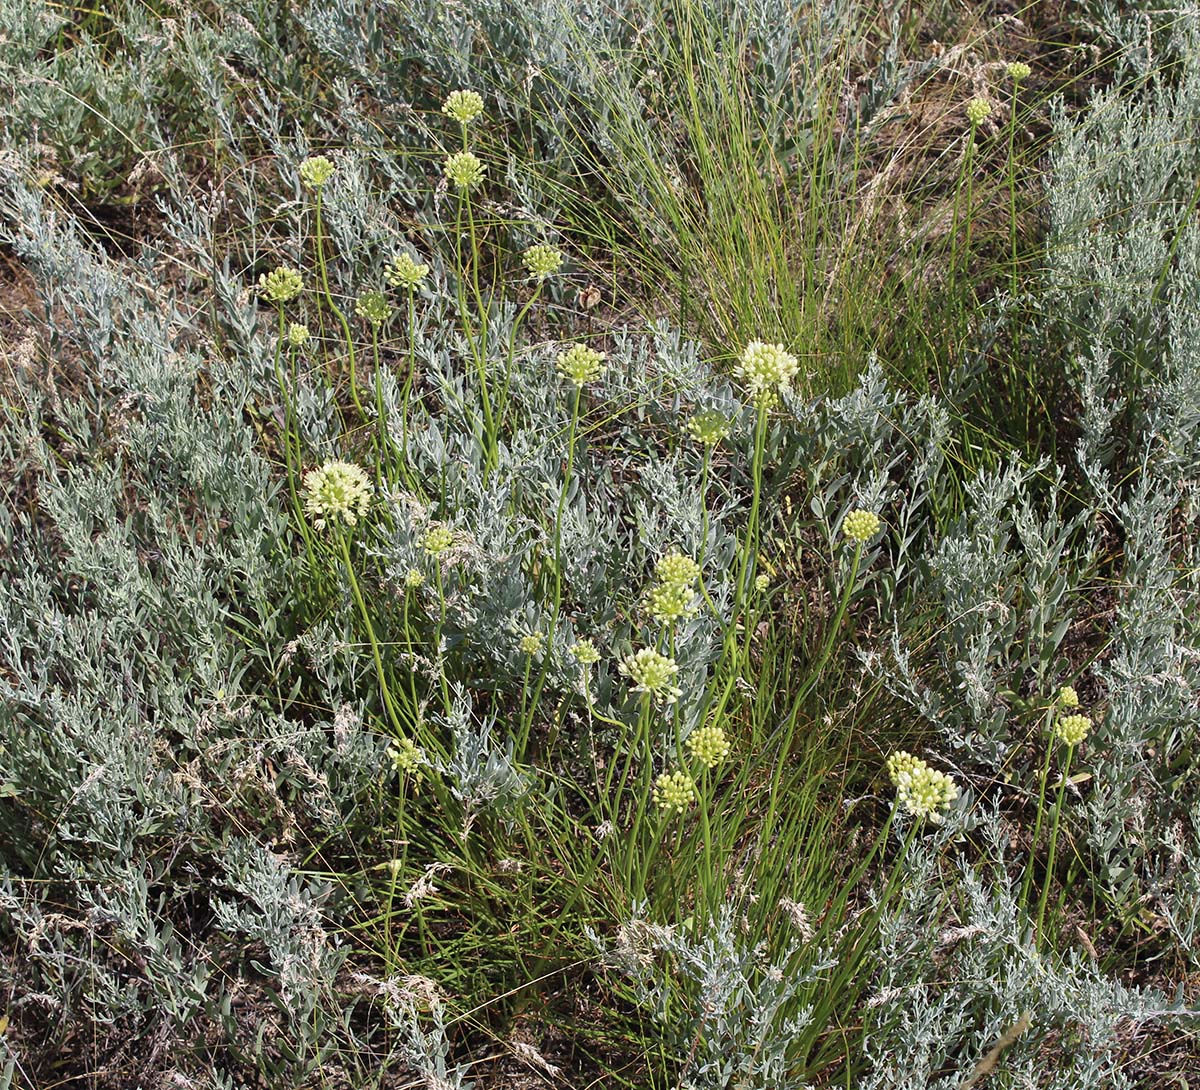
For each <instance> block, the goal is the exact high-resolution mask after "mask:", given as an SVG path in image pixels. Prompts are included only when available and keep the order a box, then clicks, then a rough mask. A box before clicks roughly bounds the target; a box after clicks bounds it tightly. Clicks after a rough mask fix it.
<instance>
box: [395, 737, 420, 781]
mask: <svg viewBox="0 0 1200 1090" xmlns="http://www.w3.org/2000/svg"><path fill="white" fill-rule="evenodd" d="M387 752H388V756H389V757H391V759H392V764H393V765H394V766H395V768H396V771H397V772H407V773H410V774H411V773H414V772H417V771H419V770H420V768H421V765H423V764H424V763H425V751H424V750H423V749H422V748H421V747H420V746H418V745H417V744H416V743H415V742H414V741H413V740H412V739H411V738H401V739H400V741H398V742H397V743H396V744H395V745H391V746H388V751H387Z"/></svg>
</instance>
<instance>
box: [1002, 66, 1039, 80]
mask: <svg viewBox="0 0 1200 1090" xmlns="http://www.w3.org/2000/svg"><path fill="white" fill-rule="evenodd" d="M1004 71H1005V74H1006V75H1007V76H1008V78H1009V79H1010V80H1012V81H1013V82H1014V83H1020V82H1021V80H1023V79H1029V77H1030V75H1031V74H1032V73H1033V69H1032V68H1030V67H1029V65H1027V64H1026V63H1025V62H1024V61H1010V62H1009V63H1008V64H1007V65H1006V66H1005V69H1004Z"/></svg>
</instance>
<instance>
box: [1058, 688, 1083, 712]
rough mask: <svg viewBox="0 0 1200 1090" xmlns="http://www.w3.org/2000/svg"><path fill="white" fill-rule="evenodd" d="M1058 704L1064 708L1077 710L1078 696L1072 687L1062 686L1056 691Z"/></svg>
mask: <svg viewBox="0 0 1200 1090" xmlns="http://www.w3.org/2000/svg"><path fill="white" fill-rule="evenodd" d="M1058 702H1059V703H1060V704H1061V705H1062V706H1063V707H1064V708H1078V707H1079V694H1078V693H1077V692H1076V691H1075V688H1074V686H1072V685H1064V686H1063V687H1062V688H1061V689H1059V690H1058Z"/></svg>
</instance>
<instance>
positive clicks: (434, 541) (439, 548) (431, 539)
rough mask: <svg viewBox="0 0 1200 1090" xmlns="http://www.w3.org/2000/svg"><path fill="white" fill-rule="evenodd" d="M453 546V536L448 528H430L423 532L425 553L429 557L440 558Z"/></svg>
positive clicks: (437, 526)
mask: <svg viewBox="0 0 1200 1090" xmlns="http://www.w3.org/2000/svg"><path fill="white" fill-rule="evenodd" d="M453 544H454V535H453V534H452V533H451V532H450V528H449V527H448V526H442V525H436V526H430V527H429V529H428V530H426V531H425V541H424V545H425V551H426V552H427V553H428V554H429V555H430V556H441V554H442V553H444V552H445V551H446V550H447V549H448V548H450V546H451V545H453Z"/></svg>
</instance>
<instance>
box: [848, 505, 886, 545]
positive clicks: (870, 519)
mask: <svg viewBox="0 0 1200 1090" xmlns="http://www.w3.org/2000/svg"><path fill="white" fill-rule="evenodd" d="M879 525H880V524H879V516H878V515H877V514H875V512H873V511H863V510H854V511H851V512H850V513H849V514H848V515H846V517H845V518H844V519H842V533H843V534H845V535H846V537H848V538H849V539H850V540H851V541H854V542H857V543H858V544H859V545H864V544H866V543H867V542H868V541H870V540H871V538H873V537H874V536H875V535H876V534H877V533H879Z"/></svg>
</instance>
